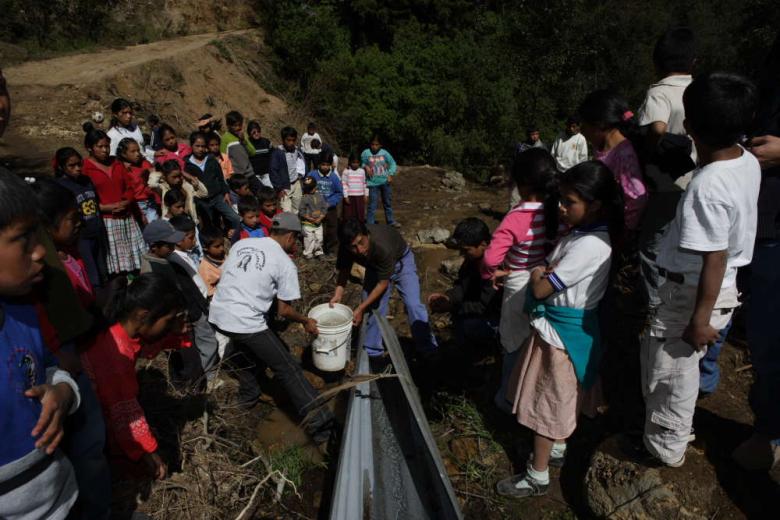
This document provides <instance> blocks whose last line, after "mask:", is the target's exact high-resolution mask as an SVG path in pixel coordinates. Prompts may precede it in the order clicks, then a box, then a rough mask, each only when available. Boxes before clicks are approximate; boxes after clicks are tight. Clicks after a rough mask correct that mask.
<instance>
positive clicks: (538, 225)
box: [482, 148, 559, 413]
mask: <svg viewBox="0 0 780 520" xmlns="http://www.w3.org/2000/svg"><path fill="white" fill-rule="evenodd" d="M555 177H556V169H555V160H554V159H553V157H552V156H551V155H550V153H549V152H547V151H546V150H544V149H542V148H532V149H530V150H526V151H524V152H521V153H520V154H519V155H517V157H516V158H515V161H514V164H513V165H512V179H513V180H514V182H515V185H516V186H517V189H518V191H519V193H520V196H521V201H520V203H518V204H517V205H516V206H515V207H513V208H512V209H511V210H510V211H509V213H507V214H506V216H505V217H504V220H502V221H501V224H500V225H499V226H498V228H496V230H495V232H494V233H493V238H492V239H491V241H490V246H488V248H487V250H485V256H484V259H483V261H482V262H483V263H482V277H483V278H484V279H490V278H492V279H493V280H495V281H499V280H503V284H504V297H503V302H502V305H501V322H500V324H499V334H500V336H501V347H502V348H503V352H504V359H503V366H502V369H501V388H499V390H498V393H497V394H496V396H495V399H494V401H495V403H496V406H498V407H499V408H500V409H502V410H504V411H506V412H507V413H511V411H512V403H511V402H509V401H508V400H507V397H506V394H507V380H508V379H509V375H510V373H511V372H512V368H513V367H514V362H515V361H516V358H517V353H518V352H519V348H520V346H521V345H522V344H523V342H524V341H525V340H526V339H527V338H528V336H529V334H530V326H529V319H528V316H527V315H526V314H525V312H524V311H523V306H524V304H525V291H526V287H527V285H528V280H529V278H530V275H531V270H532V269H533V268H534V267H536V266H539V265H542V264H543V263H544V259H545V255H546V254H547V252H548V251H549V250H550V248H551V247H552V246H553V245H554V243H555V241H556V239H557V237H558V234H559V229H558V189H557V186H556V181H555Z"/></svg>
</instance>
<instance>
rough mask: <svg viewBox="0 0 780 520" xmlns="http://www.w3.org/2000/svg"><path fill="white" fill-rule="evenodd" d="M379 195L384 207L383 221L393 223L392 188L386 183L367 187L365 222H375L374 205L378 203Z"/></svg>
mask: <svg viewBox="0 0 780 520" xmlns="http://www.w3.org/2000/svg"><path fill="white" fill-rule="evenodd" d="M379 197H382V206H384V208H385V222H386V223H387V224H393V223H394V222H395V219H394V218H393V190H392V187H391V186H390V184H388V183H384V184H380V185H379V186H369V187H368V211H367V214H366V222H367V223H369V224H376V206H377V204H378V203H379Z"/></svg>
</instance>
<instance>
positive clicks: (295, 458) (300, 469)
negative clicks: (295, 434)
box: [269, 446, 325, 488]
mask: <svg viewBox="0 0 780 520" xmlns="http://www.w3.org/2000/svg"><path fill="white" fill-rule="evenodd" d="M269 460H270V463H271V469H272V470H276V471H279V472H280V473H281V474H282V475H284V476H285V478H287V479H288V480H289V481H290V482H292V483H293V484H295V487H296V488H300V487H301V484H302V483H303V476H304V475H305V474H306V472H307V471H309V470H311V469H313V468H316V467H323V468H324V467H325V464H324V463H321V462H320V463H318V462H315V461H313V460H312V458H311V454H309V453H307V452H306V451H305V450H304V449H303V448H302V447H300V446H290V447H288V448H285V449H283V450H280V451H276V452H272V453H270V455H269Z"/></svg>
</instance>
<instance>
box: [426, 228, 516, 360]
mask: <svg viewBox="0 0 780 520" xmlns="http://www.w3.org/2000/svg"><path fill="white" fill-rule="evenodd" d="M451 243H452V245H453V246H454V247H457V248H458V249H460V252H461V254H462V255H463V264H462V265H461V267H460V270H459V271H458V277H457V279H456V280H455V283H454V284H453V286H452V288H451V289H450V290H449V291H447V292H446V293H444V294H441V293H434V294H431V295H430V296H429V297H428V305H429V306H430V308H431V311H432V312H448V313H450V315H451V316H452V323H453V325H454V326H455V339H456V341H457V343H458V344H459V345H464V344H465V343H466V341H486V340H495V339H497V338H498V322H499V319H500V317H501V292H500V291H499V290H497V289H496V288H495V287H494V286H493V283H492V281H490V280H483V279H482V276H481V273H480V269H479V264H480V262H481V261H482V257H483V256H484V255H485V249H486V248H487V246H488V245H489V244H490V229H489V228H488V227H487V224H485V223H484V222H483V221H482V220H480V219H478V218H474V217H471V218H467V219H465V220H462V221H461V222H460V223H458V225H457V226H456V227H455V232H454V233H453V234H452V239H451Z"/></svg>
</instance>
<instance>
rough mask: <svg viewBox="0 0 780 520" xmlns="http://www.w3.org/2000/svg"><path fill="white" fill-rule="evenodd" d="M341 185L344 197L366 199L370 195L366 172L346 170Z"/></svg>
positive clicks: (361, 169)
mask: <svg viewBox="0 0 780 520" xmlns="http://www.w3.org/2000/svg"><path fill="white" fill-rule="evenodd" d="M341 185H342V187H343V188H344V195H345V196H347V197H365V196H367V195H368V187H367V186H366V170H364V169H363V168H358V169H357V170H353V169H352V168H349V167H347V168H345V169H344V171H343V172H341Z"/></svg>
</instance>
